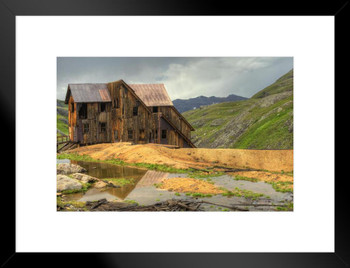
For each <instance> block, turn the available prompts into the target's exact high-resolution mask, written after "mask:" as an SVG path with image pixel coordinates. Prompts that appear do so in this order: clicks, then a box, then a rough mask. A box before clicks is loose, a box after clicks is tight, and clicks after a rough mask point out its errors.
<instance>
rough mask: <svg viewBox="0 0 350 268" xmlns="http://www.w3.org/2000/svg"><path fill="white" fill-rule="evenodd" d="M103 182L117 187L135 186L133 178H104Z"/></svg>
mask: <svg viewBox="0 0 350 268" xmlns="http://www.w3.org/2000/svg"><path fill="white" fill-rule="evenodd" d="M102 180H103V181H104V182H111V183H112V184H114V185H118V186H125V185H128V184H132V185H134V184H135V179H134V178H128V179H126V178H104V179H102Z"/></svg>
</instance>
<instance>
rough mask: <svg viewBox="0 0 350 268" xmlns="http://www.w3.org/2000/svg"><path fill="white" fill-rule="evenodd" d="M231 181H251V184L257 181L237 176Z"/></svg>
mask: <svg viewBox="0 0 350 268" xmlns="http://www.w3.org/2000/svg"><path fill="white" fill-rule="evenodd" d="M233 179H234V180H236V181H251V182H258V181H259V180H258V179H256V178H248V177H244V176H239V175H235V177H234V178H233Z"/></svg>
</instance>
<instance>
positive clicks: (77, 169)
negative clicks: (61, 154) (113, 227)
mask: <svg viewBox="0 0 350 268" xmlns="http://www.w3.org/2000/svg"><path fill="white" fill-rule="evenodd" d="M86 171H87V170H86V169H85V168H83V167H81V166H79V165H76V164H70V163H62V164H58V165H57V174H63V175H67V174H72V173H81V172H86Z"/></svg>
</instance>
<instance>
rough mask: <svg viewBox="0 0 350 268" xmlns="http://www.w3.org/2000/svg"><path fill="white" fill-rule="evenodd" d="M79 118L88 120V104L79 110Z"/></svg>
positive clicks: (82, 105) (83, 104)
mask: <svg viewBox="0 0 350 268" xmlns="http://www.w3.org/2000/svg"><path fill="white" fill-rule="evenodd" d="M79 118H80V119H86V118H87V104H86V103H82V104H81V107H80V109H79Z"/></svg>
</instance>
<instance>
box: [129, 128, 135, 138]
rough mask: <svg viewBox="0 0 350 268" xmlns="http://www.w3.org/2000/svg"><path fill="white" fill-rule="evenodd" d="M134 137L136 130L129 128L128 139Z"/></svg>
mask: <svg viewBox="0 0 350 268" xmlns="http://www.w3.org/2000/svg"><path fill="white" fill-rule="evenodd" d="M133 139H134V132H133V131H132V130H128V140H133Z"/></svg>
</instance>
